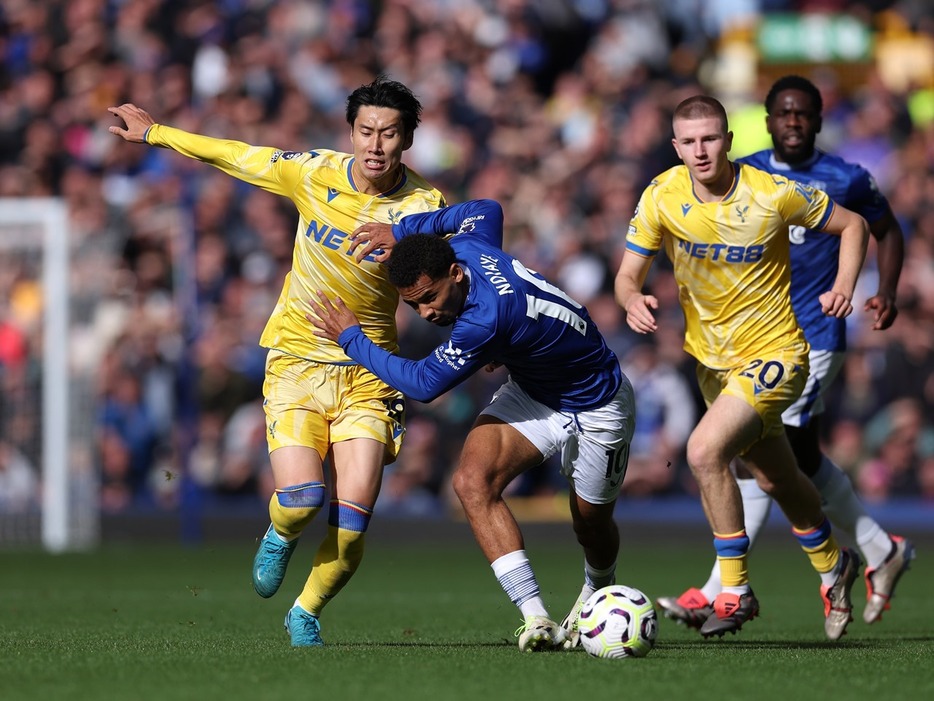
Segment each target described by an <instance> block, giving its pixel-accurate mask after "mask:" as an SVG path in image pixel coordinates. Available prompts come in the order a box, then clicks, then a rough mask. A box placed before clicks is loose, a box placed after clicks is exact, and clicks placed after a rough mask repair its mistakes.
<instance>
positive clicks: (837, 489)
mask: <svg viewBox="0 0 934 701" xmlns="http://www.w3.org/2000/svg"><path fill="white" fill-rule="evenodd" d="M811 481H812V482H813V483H814V486H815V487H817V490H818V491H819V492H820V495H821V499H822V501H823V506H824V513H825V514H827V518H829V519H830V522H831V523H832V524H833V525H834V527H835V528H837V529H839V530H841V531H843V532H844V533H846V534H847V535H848V536H850V538H852V539H853V540H854V541H855V542H856V544H857V545H858V546H859V549H860V550H861V551H862V553H863V555H864V556H865V558H866V565H867V567H870V568H872V567H878V566H879V565H881V564H882V563H883V562H884V561H885V558H886V557H888V555H889V552H890V551H891V550H892V539H891V538H890V537H889V534H888V533H886V532H885V530H884V529H883V528H882V526H880V525H879V524H878V522H877V521H876V520H875V519H873V518H872V517H871V516H870V515H869V514H868V513H867V512H866V507H865V506H863V503H862V502H861V501H860V500H859V497H858V496H856V490H854V489H853V483H852V482H851V481H850V478H849V477H848V476H847V475H846V473H845V472H843V470H841V469H840V468H839V467H837V466H836V465H835V464H834V463H833V462H832V461H831V460H830V458H828V457H827V456H826V455H824V456H822V457H821V463H820V467H819V468H818V470H817V473H816V474H815V475H814V476H813V477H812V478H811Z"/></svg>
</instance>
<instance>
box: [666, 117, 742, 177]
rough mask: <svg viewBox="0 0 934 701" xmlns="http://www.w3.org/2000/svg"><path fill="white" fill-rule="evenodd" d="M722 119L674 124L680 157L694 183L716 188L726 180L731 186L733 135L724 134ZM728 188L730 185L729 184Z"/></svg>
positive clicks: (729, 133) (684, 121)
mask: <svg viewBox="0 0 934 701" xmlns="http://www.w3.org/2000/svg"><path fill="white" fill-rule="evenodd" d="M723 127H724V125H723V121H722V120H721V119H720V118H719V117H701V118H700V119H676V120H675V121H674V123H673V124H672V129H673V131H674V133H675V138H674V139H672V140H671V143H672V144H674V147H675V151H676V152H677V153H678V157H679V158H680V159H681V160H682V161H684V165H686V166H687V168H688V170H689V171H690V172H691V177H692V178H694V180H695V182H699V183H702V184H704V185H705V186H708V187H714V186H717V185H719V184H720V182H721V181H723V180H729V181H730V182H732V179H733V172H732V169H731V168H730V161H729V156H728V154H729V152H730V147H731V146H732V144H733V132H731V131H725V130H724V128H723ZM727 185H729V183H727Z"/></svg>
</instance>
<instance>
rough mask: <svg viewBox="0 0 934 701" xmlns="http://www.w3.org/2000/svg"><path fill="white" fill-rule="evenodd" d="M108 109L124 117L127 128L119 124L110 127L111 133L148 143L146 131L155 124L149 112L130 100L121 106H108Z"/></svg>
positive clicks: (115, 114) (138, 142)
mask: <svg viewBox="0 0 934 701" xmlns="http://www.w3.org/2000/svg"><path fill="white" fill-rule="evenodd" d="M107 111H108V112H110V113H111V114H112V115H114V116H117V117H119V118H120V119H122V120H123V121H124V123H125V124H126V129H124V128H122V127H119V126H112V127H110V133H111V134H116V135H117V136H120V137H123V139H124V140H126V141H132V142H133V143H134V144H145V143H146V132H147V131H149V127H151V126H152V125H153V124H155V121H154V120H153V118H152V117H150V116H149V112H147V111H146V110H144V109H141V108H139V107H137V106H136V105H134V104H131V103H129V102H128V103H126V104H124V105H120V106H119V107H108V108H107Z"/></svg>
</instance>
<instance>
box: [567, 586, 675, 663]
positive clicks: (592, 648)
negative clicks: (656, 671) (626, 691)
mask: <svg viewBox="0 0 934 701" xmlns="http://www.w3.org/2000/svg"><path fill="white" fill-rule="evenodd" d="M578 630H579V631H580V636H581V637H580V641H581V646H582V647H583V648H584V649H585V650H586V651H587V652H589V653H590V654H591V655H593V656H594V657H610V658H614V659H620V658H624V657H645V656H646V655H648V654H649V651H650V650H651V649H652V646H653V645H654V644H655V636H656V635H658V618H657V617H656V615H655V606H654V605H653V604H652V601H651V600H650V599H649V597H647V596H646V595H645V594H643V593H642V592H641V591H639V590H638V589H633V588H632V587H627V586H624V585H622V584H613V585H610V586H608V587H603V589H598V590H597V591H595V592H594V593H593V594H591V595H590V598H589V599H587V601H585V602H584V605H583V606H582V607H581V612H580V619H579V621H578Z"/></svg>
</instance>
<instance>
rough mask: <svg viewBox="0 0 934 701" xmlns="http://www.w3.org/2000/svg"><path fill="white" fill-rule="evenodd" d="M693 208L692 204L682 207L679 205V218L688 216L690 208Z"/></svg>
mask: <svg viewBox="0 0 934 701" xmlns="http://www.w3.org/2000/svg"><path fill="white" fill-rule="evenodd" d="M693 206H694V205H692V204H683V205H681V216H682V217H686V216H687V215H688V212H690V211H691V207H693Z"/></svg>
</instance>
